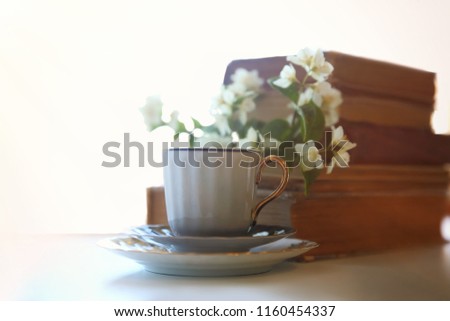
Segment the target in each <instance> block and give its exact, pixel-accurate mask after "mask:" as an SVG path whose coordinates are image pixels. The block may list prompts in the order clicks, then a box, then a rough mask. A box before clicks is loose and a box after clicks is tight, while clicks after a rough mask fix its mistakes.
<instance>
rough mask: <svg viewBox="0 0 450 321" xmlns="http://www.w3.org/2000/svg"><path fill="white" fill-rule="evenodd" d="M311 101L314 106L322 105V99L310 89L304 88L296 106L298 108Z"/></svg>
mask: <svg viewBox="0 0 450 321" xmlns="http://www.w3.org/2000/svg"><path fill="white" fill-rule="evenodd" d="M310 101H312V102H313V103H314V104H316V106H320V105H321V104H322V97H321V96H320V95H319V94H318V93H317V92H316V91H315V90H314V89H313V88H311V87H308V88H306V90H305V91H303V92H302V93H301V94H300V96H299V97H298V102H297V104H298V105H299V106H303V105H306V104H308V103H309V102H310Z"/></svg>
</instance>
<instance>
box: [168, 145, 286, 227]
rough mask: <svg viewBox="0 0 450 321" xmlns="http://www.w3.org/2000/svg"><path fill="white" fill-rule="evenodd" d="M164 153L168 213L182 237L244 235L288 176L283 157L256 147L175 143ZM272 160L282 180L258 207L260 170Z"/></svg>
mask: <svg viewBox="0 0 450 321" xmlns="http://www.w3.org/2000/svg"><path fill="white" fill-rule="evenodd" d="M164 157H165V158H166V163H167V164H166V166H165V167H164V188H165V197H166V209H167V218H168V222H169V225H170V228H171V229H172V231H173V232H174V234H175V235H180V236H181V235H182V236H220V235H245V234H246V233H247V232H248V231H249V229H250V228H251V227H252V226H253V225H254V224H256V219H257V216H258V214H259V212H260V210H261V209H262V208H263V207H264V206H265V205H266V204H267V203H269V202H270V201H271V200H273V199H275V198H276V197H278V196H279V195H280V194H281V193H282V192H283V190H284V189H285V187H286V185H287V182H288V179H289V170H288V169H287V167H286V164H285V162H284V160H282V159H281V158H279V157H277V156H272V155H271V156H267V157H265V158H263V157H262V154H261V153H260V152H257V151H255V150H244V149H216V148H209V149H207V148H174V149H168V150H166V151H164ZM270 162H276V163H277V164H278V165H279V166H280V168H281V169H282V170H283V175H282V179H281V183H280V185H279V186H278V188H277V189H276V190H275V191H274V192H272V194H270V195H269V196H268V197H267V198H265V199H264V200H262V201H261V202H260V203H258V204H257V205H256V206H254V203H255V192H256V186H257V184H258V183H259V181H260V180H261V171H262V169H263V168H264V166H265V165H267V164H268V163H270Z"/></svg>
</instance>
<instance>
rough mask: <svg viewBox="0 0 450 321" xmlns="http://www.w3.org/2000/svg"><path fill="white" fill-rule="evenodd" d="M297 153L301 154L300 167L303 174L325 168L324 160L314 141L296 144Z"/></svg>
mask: <svg viewBox="0 0 450 321" xmlns="http://www.w3.org/2000/svg"><path fill="white" fill-rule="evenodd" d="M295 151H296V152H297V153H299V154H300V166H301V168H302V171H303V172H307V171H310V170H313V169H321V168H323V159H322V155H320V152H319V150H318V149H317V147H316V146H315V145H314V142H313V141H312V140H309V141H307V142H306V143H305V144H296V145H295Z"/></svg>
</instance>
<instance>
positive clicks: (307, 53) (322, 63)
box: [287, 48, 333, 81]
mask: <svg viewBox="0 0 450 321" xmlns="http://www.w3.org/2000/svg"><path fill="white" fill-rule="evenodd" d="M287 60H288V61H290V62H292V63H293V64H296V65H299V66H302V67H303V68H304V69H305V70H306V72H307V73H308V74H309V75H310V76H311V77H313V78H314V79H315V80H317V81H323V80H325V79H327V78H328V76H329V75H330V74H331V73H332V72H333V66H332V65H331V64H330V63H329V62H327V61H326V60H325V56H324V55H323V52H322V50H320V49H318V50H317V51H314V50H311V49H309V48H305V49H303V50H300V51H299V52H298V53H297V55H295V56H288V57H287Z"/></svg>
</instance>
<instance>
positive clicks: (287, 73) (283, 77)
mask: <svg viewBox="0 0 450 321" xmlns="http://www.w3.org/2000/svg"><path fill="white" fill-rule="evenodd" d="M294 82H298V79H297V76H296V71H295V68H294V66H292V65H286V66H284V67H283V69H282V70H281V72H280V78H278V79H277V80H275V81H274V82H273V84H274V85H275V86H278V87H280V88H288V87H289V86H290V85H292V84H293V83H294Z"/></svg>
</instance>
